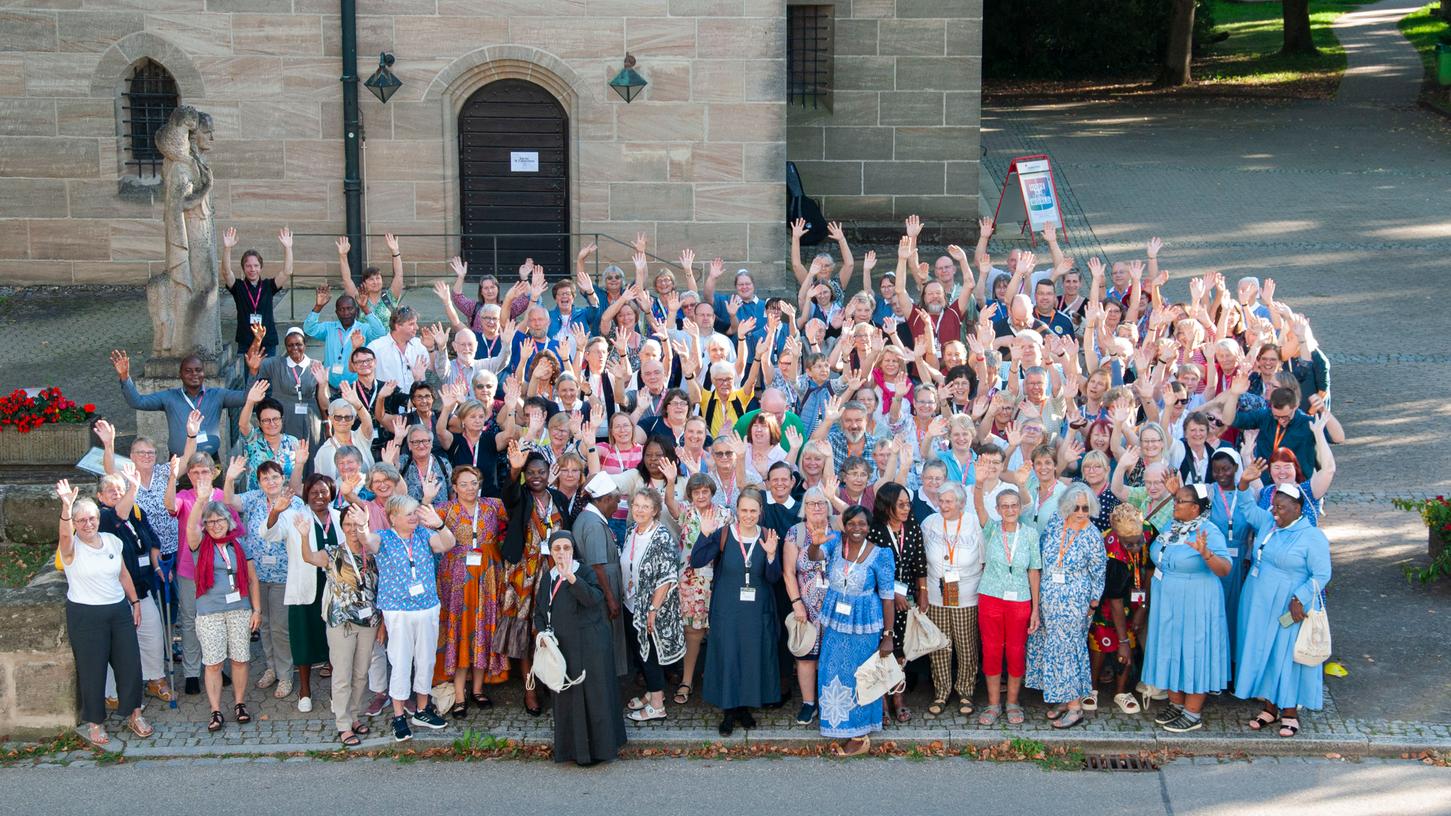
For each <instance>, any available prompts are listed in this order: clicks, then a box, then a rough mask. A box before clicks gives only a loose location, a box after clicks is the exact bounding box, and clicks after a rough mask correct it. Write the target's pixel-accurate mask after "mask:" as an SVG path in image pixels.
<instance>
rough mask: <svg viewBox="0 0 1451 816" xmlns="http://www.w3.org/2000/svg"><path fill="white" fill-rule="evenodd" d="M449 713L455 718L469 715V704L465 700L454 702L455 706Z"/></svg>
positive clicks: (459, 718) (458, 718)
mask: <svg viewBox="0 0 1451 816" xmlns="http://www.w3.org/2000/svg"><path fill="white" fill-rule="evenodd" d="M448 715H449V716H450V717H453V718H454V719H455V720H462V719H463V718H464V717H467V716H468V715H469V704H468V703H465V702H457V703H454V704H453V708H450V709H449V710H448Z"/></svg>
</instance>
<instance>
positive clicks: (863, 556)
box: [841, 541, 867, 588]
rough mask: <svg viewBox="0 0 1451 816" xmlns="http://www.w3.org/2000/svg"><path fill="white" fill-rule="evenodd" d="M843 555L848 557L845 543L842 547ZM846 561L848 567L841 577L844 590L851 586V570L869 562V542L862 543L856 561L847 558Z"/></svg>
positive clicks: (843, 569)
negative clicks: (866, 561) (864, 562)
mask: <svg viewBox="0 0 1451 816" xmlns="http://www.w3.org/2000/svg"><path fill="white" fill-rule="evenodd" d="M841 553H842V555H843V556H845V555H846V544H844V543H843V544H842V545H841ZM845 560H846V566H845V567H843V568H842V576H841V583H842V587H843V588H846V587H850V586H851V568H852V567H856V566H860V565H861V563H862V562H863V561H865V560H867V542H865V541H863V542H862V543H861V549H860V550H859V551H857V554H856V559H855V560H853V559H851V558H847V559H845Z"/></svg>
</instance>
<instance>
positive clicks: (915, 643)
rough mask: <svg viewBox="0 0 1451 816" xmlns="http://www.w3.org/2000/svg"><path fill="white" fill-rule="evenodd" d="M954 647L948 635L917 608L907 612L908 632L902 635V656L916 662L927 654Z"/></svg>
mask: <svg viewBox="0 0 1451 816" xmlns="http://www.w3.org/2000/svg"><path fill="white" fill-rule="evenodd" d="M951 645H952V641H951V640H949V639H948V638H947V635H945V634H943V633H942V630H941V629H938V628H937V624H935V623H933V622H932V621H931V620H930V619H928V617H927V616H926V615H924V614H922V611H921V610H920V609H918V608H917V607H915V606H914V607H912V608H911V609H908V610H907V631H906V632H905V633H903V635H902V654H903V655H905V656H906V658H907V659H908V660H916V659H917V658H919V657H921V656H922V655H925V654H931V653H933V652H935V651H937V650H938V649H945V648H947V647H948V646H951Z"/></svg>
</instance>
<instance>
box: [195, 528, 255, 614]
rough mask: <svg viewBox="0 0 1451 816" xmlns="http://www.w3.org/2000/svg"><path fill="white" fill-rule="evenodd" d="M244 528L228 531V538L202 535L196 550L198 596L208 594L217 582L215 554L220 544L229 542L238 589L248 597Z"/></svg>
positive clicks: (207, 534) (243, 595)
mask: <svg viewBox="0 0 1451 816" xmlns="http://www.w3.org/2000/svg"><path fill="white" fill-rule="evenodd" d="M241 539H242V530H241V528H240V527H239V528H236V529H234V530H232V531H231V532H230V533H227V537H226V538H220V539H218V538H212V536H211V534H210V533H205V534H203V535H202V543H201V546H199V547H197V550H196V596H197V597H198V598H200V597H201V596H203V595H205V594H207V590H209V589H211V588H212V584H214V583H216V576H215V575H213V574H212V570H213V565H212V562H213V561H215V560H216V556H215V555H214V553H215V551H216V546H217V545H218V544H227V545H230V546H231V548H232V563H233V564H235V565H236V566H235V567H233V569H234V570H236V573H237V591H238V592H240V593H242V597H243V598H245V597H247V557H246V556H245V555H243V554H242V544H241Z"/></svg>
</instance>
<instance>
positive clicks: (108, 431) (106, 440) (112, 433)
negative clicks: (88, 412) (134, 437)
mask: <svg viewBox="0 0 1451 816" xmlns="http://www.w3.org/2000/svg"><path fill="white" fill-rule="evenodd" d="M92 427H93V429H94V430H95V431H96V437H97V438H98V439H100V440H101V445H102V446H103V447H107V448H109V447H111V446H112V445H114V444H116V426H114V425H112V424H111V423H109V422H107V421H106V420H104V419H98V420H96V424H95V425H93V426H92Z"/></svg>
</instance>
